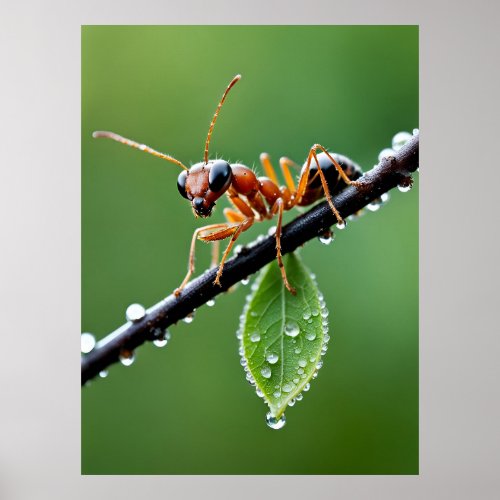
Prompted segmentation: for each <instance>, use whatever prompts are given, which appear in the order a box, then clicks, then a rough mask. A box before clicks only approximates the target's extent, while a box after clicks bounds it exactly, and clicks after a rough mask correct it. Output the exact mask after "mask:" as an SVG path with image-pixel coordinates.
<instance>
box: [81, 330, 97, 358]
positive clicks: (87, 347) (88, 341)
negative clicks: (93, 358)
mask: <svg viewBox="0 0 500 500" xmlns="http://www.w3.org/2000/svg"><path fill="white" fill-rule="evenodd" d="M94 347H95V337H94V336H93V335H92V334H91V333H82V336H81V337H80V349H81V351H82V353H83V354H88V353H89V352H90V351H92V349H94Z"/></svg>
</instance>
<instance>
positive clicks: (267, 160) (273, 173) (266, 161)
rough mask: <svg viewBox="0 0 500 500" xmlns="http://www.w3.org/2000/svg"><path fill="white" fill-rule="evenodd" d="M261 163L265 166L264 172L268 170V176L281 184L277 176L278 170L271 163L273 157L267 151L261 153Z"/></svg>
mask: <svg viewBox="0 0 500 500" xmlns="http://www.w3.org/2000/svg"><path fill="white" fill-rule="evenodd" d="M260 163H261V164H262V166H263V167H264V172H266V175H267V177H269V179H271V180H272V181H273V182H274V183H275V184H276V185H277V186H279V182H278V177H277V176H276V170H274V167H273V165H272V163H271V159H270V157H269V155H268V154H267V153H262V154H261V155H260Z"/></svg>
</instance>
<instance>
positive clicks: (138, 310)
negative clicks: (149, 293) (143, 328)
mask: <svg viewBox="0 0 500 500" xmlns="http://www.w3.org/2000/svg"><path fill="white" fill-rule="evenodd" d="M144 316H146V309H144V306H143V305H141V304H130V305H129V306H128V307H127V310H126V311H125V317H126V318H127V321H133V322H136V321H140V320H141V319H142V318H144Z"/></svg>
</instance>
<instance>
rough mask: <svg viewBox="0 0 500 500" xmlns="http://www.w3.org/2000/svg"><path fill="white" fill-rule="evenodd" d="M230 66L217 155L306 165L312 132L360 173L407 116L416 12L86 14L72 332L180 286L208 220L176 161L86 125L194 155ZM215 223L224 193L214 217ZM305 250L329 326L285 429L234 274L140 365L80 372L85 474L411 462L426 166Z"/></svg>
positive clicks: (398, 466)
mask: <svg viewBox="0 0 500 500" xmlns="http://www.w3.org/2000/svg"><path fill="white" fill-rule="evenodd" d="M237 73H241V74H242V75H243V78H242V80H241V81H240V83H238V84H237V86H236V87H235V88H234V89H233V91H232V93H231V94H230V95H229V97H228V100H227V102H226V105H225V107H224V108H223V110H222V112H221V115H220V118H219V120H218V122H217V127H216V129H215V132H214V135H213V140H212V144H211V156H212V157H214V156H215V155H216V154H218V155H223V156H224V158H225V159H227V160H229V161H233V162H234V161H237V160H239V161H242V162H243V163H245V164H246V165H249V166H258V157H259V154H260V153H261V152H263V151H266V152H268V153H270V154H271V156H272V158H273V159H274V161H275V163H276V165H277V164H278V162H277V160H278V158H279V157H280V156H284V155H286V156H289V157H290V158H292V159H294V160H296V161H297V162H300V163H301V162H303V161H304V159H305V157H306V154H307V152H308V148H309V147H310V146H311V145H312V144H313V143H315V142H319V143H321V144H323V145H325V146H327V147H329V148H331V150H333V151H336V152H339V153H343V154H346V155H348V156H349V157H351V158H352V159H354V160H355V161H356V162H358V163H359V164H360V165H361V166H362V167H363V168H364V169H365V170H367V169H369V168H371V167H372V166H373V164H374V163H376V162H377V156H378V153H379V152H380V150H382V149H383V148H385V147H389V146H390V142H391V138H392V136H393V135H394V134H395V133H396V132H398V131H400V130H408V131H411V130H412V129H413V128H414V127H418V27H416V26H377V27H375V26H224V27H223V26H212V27H207V26H203V27H200V26H148V27H121V26H86V27H83V28H82V200H83V202H82V283H83V287H82V330H83V331H89V332H93V333H94V334H95V335H96V337H97V338H102V337H103V336H105V335H106V334H107V333H109V332H110V331H112V330H113V329H114V328H116V327H117V326H119V325H120V324H122V323H123V322H124V312H125V309H126V307H127V305H128V304H130V303H132V302H139V303H142V304H144V305H146V306H150V305H152V304H153V303H156V302H157V301H158V300H159V299H161V298H163V297H164V296H165V295H166V294H168V293H170V292H171V291H172V290H173V289H174V288H175V287H176V286H178V284H179V283H180V281H181V280H182V278H183V277H184V274H185V270H186V265H187V257H188V247H189V242H190V239H191V235H192V232H193V230H194V229H195V228H196V227H198V226H199V225H200V224H201V223H202V222H200V220H195V218H194V217H193V215H192V212H191V209H190V207H189V204H188V203H187V201H186V200H184V199H183V198H181V197H180V196H179V194H178V192H177V188H176V179H177V175H178V174H179V171H180V170H179V169H178V168H177V167H176V166H175V165H172V164H170V163H167V162H164V161H162V160H159V159H157V158H154V157H152V156H150V155H147V154H144V153H141V152H139V151H136V150H132V149H130V148H127V147H125V146H123V145H120V144H117V143H114V142H111V141H107V140H93V139H92V138H91V133H92V131H94V130H112V131H114V132H117V133H120V134H123V135H125V136H127V137H130V138H132V139H135V140H138V141H140V142H145V143H146V144H149V145H151V146H152V147H154V148H157V149H159V150H160V151H163V152H166V153H169V154H172V155H173V156H175V157H176V158H178V159H180V160H181V161H183V162H184V163H188V162H197V161H200V160H201V159H202V154H203V148H204V141H205V137H206V133H207V129H208V125H209V123H210V120H211V118H212V115H213V112H214V110H215V107H216V105H217V102H218V100H219V98H220V96H221V94H222V92H223V90H224V89H225V87H226V85H227V83H228V82H229V80H230V79H231V78H232V77H233V76H234V75H235V74H237ZM259 168H260V167H259ZM417 177H418V176H417ZM225 203H226V202H223V205H224V204H225ZM295 215H296V213H288V214H287V220H289V219H290V218H292V217H294V216H295ZM221 220H223V217H222V210H221V208H220V206H219V207H218V210H216V212H215V214H214V216H213V217H212V220H211V222H218V221H221ZM269 225H271V224H257V225H256V226H254V227H253V228H252V229H251V230H250V231H248V232H247V233H245V235H244V236H243V237H242V242H243V243H244V242H248V241H251V240H252V239H254V238H255V237H256V236H257V235H258V234H260V233H263V232H265V231H266V230H267V227H268V226H269ZM197 256H198V258H197V266H198V267H197V271H202V270H203V269H205V267H206V266H207V265H208V264H209V260H210V249H209V248H208V247H206V246H204V245H203V244H201V243H200V244H199V245H198V253H197ZM302 257H303V259H304V262H305V263H306V264H307V265H308V266H309V268H310V269H311V271H312V272H314V273H316V275H317V276H318V282H319V286H320V289H321V290H322V291H323V293H324V295H325V299H326V303H327V306H328V308H329V309H330V311H331V314H330V319H331V330H332V331H333V335H332V341H331V342H330V349H329V350H328V353H327V354H326V356H325V359H324V361H325V363H324V366H323V368H322V370H321V372H320V375H319V377H318V379H317V380H315V381H313V383H312V387H311V390H310V391H309V392H308V393H307V394H305V397H304V400H303V401H302V402H300V403H298V404H297V405H295V406H294V407H293V408H290V409H289V410H288V411H287V425H286V427H285V428H284V429H283V430H280V431H273V430H271V429H269V428H268V427H267V426H266V424H265V420H264V416H265V413H266V406H265V405H264V404H263V402H262V400H261V399H259V398H258V397H257V396H256V395H255V392H254V390H253V388H252V387H250V386H249V385H248V383H247V382H246V380H245V377H244V372H243V369H242V367H241V366H240V363H239V357H238V354H237V349H238V344H237V339H236V337H235V332H236V329H237V327H238V317H239V315H240V313H241V310H242V308H243V304H244V298H245V295H246V293H248V291H249V288H248V287H244V286H240V287H239V288H238V289H237V290H236V291H235V292H234V293H231V294H226V295H224V296H219V297H218V298H217V301H216V305H215V307H212V308H208V307H202V308H200V309H199V310H198V311H197V312H196V316H195V320H194V322H193V323H192V324H189V325H188V324H184V323H180V324H178V325H175V326H173V327H172V328H171V329H170V331H171V333H172V340H171V341H170V343H169V344H168V345H167V346H166V347H164V348H161V349H160V348H157V347H154V346H153V345H146V346H143V347H141V348H140V349H139V350H138V352H137V353H136V354H137V357H136V361H135V363H134V364H133V365H132V366H131V367H129V368H125V367H123V366H121V365H114V366H112V367H111V368H110V370H109V375H108V377H107V378H106V379H99V380H94V381H92V382H91V384H89V385H88V386H87V387H85V388H83V390H82V473H83V474H417V473H418V178H417V179H416V183H415V187H414V189H413V190H412V191H410V192H409V193H407V194H403V193H399V192H398V191H397V190H395V191H393V192H392V193H391V200H390V202H389V203H388V204H387V205H386V206H384V207H382V209H381V210H379V211H378V212H376V213H367V214H366V215H365V216H364V217H362V218H361V219H359V220H358V221H356V222H351V223H350V224H349V225H348V227H347V229H346V230H344V231H341V232H338V234H337V238H336V240H335V242H334V243H333V244H332V245H330V246H324V245H322V244H320V243H319V242H318V241H312V242H310V243H309V244H307V245H306V246H305V247H304V248H303V250H302Z"/></svg>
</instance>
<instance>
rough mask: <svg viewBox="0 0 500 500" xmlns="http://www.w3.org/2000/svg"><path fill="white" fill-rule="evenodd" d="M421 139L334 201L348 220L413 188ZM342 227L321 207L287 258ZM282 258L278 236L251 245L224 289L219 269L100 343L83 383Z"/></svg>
mask: <svg viewBox="0 0 500 500" xmlns="http://www.w3.org/2000/svg"><path fill="white" fill-rule="evenodd" d="M418 150H419V136H418V135H416V136H415V137H413V138H412V139H410V140H409V141H408V142H407V143H406V145H405V146H404V147H403V148H402V149H400V150H399V151H398V152H397V153H395V155H394V157H389V158H384V159H383V160H382V161H381V162H380V163H379V165H377V166H376V167H375V168H373V169H372V170H370V171H369V172H367V173H365V174H364V175H363V177H361V178H360V179H359V181H360V182H361V183H362V185H361V186H358V187H354V186H349V187H348V188H346V189H344V190H343V191H342V192H341V193H339V194H338V195H337V196H335V197H334V199H333V202H334V204H335V206H336V207H337V209H338V211H339V212H340V214H341V215H342V217H344V218H345V217H347V216H349V215H352V214H354V213H356V212H357V211H358V210H360V209H362V208H363V207H365V206H366V205H367V204H369V203H370V202H372V201H374V200H376V199H377V198H379V197H380V196H381V195H382V194H383V193H386V192H387V191H389V190H390V189H393V188H395V187H396V186H398V185H403V186H404V185H407V184H409V183H411V177H410V176H411V173H412V172H414V171H415V170H416V169H417V168H418ZM335 223H336V219H335V216H334V215H333V213H332V211H331V209H330V207H329V206H328V204H327V203H326V202H324V203H321V204H319V205H316V206H315V207H313V208H311V209H310V210H309V211H307V212H306V213H304V214H302V215H300V216H299V217H297V218H296V219H294V220H293V221H292V222H290V223H289V224H287V225H286V226H284V227H283V233H282V237H281V245H282V253H283V254H286V253H289V252H293V251H294V250H295V249H296V248H297V247H299V246H301V245H303V244H304V243H305V242H307V241H308V240H310V239H312V238H315V237H317V236H318V235H321V234H323V233H325V232H326V231H327V230H328V229H329V228H330V227H331V226H332V225H333V224H335ZM275 258H276V249H275V239H274V236H269V237H266V238H264V240H262V241H260V242H255V243H254V244H249V245H247V246H246V247H243V249H242V250H241V251H240V252H239V253H238V255H236V256H235V257H233V258H231V259H229V260H228V261H227V262H226V264H225V266H224V273H223V274H222V277H221V285H222V286H221V287H218V286H214V285H213V281H214V279H215V274H216V272H217V269H210V270H208V271H205V272H204V273H203V274H202V275H201V276H199V277H198V278H196V279H194V280H192V281H190V282H189V283H188V284H187V285H186V287H185V288H184V290H183V291H182V293H181V295H180V297H179V298H176V297H174V296H173V295H169V296H168V297H167V298H166V299H164V300H162V301H161V302H159V303H158V304H156V305H155V306H153V307H151V308H150V309H148V311H147V314H146V315H145V316H144V318H143V319H141V320H140V321H137V322H129V323H126V324H125V325H123V326H122V327H120V328H119V329H118V330H116V331H115V332H113V333H111V334H109V335H108V336H107V337H105V338H104V339H102V340H101V341H100V342H98V343H97V345H96V347H95V348H94V350H92V351H91V352H90V353H89V354H87V355H85V356H84V357H83V358H82V363H81V365H82V366H81V368H82V384H84V383H85V382H86V381H88V380H90V379H92V378H93V377H95V376H96V375H97V374H98V373H99V372H101V371H102V370H105V369H106V368H107V367H108V366H109V365H111V364H113V363H116V362H117V361H118V360H119V356H120V353H121V352H123V351H133V350H134V349H136V348H137V347H138V346H140V345H141V344H143V343H144V342H146V341H148V340H155V338H157V333H155V332H163V331H164V330H165V329H166V328H167V327H168V326H170V325H172V324H174V323H176V322H177V321H179V320H180V319H182V318H184V317H186V316H187V315H188V314H189V313H191V312H192V311H193V310H194V309H196V308H198V307H200V306H202V305H203V304H205V303H206V302H208V301H209V300H210V299H213V298H214V297H215V296H217V295H218V294H220V293H223V292H224V291H226V290H227V289H228V288H230V287H231V286H233V285H234V284H236V283H238V282H239V281H241V280H243V279H245V278H247V277H248V276H249V275H251V274H253V273H255V272H256V271H258V270H259V269H261V268H262V267H264V266H265V265H266V264H268V263H269V262H272V261H273V260H274V259H275Z"/></svg>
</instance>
